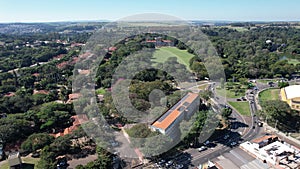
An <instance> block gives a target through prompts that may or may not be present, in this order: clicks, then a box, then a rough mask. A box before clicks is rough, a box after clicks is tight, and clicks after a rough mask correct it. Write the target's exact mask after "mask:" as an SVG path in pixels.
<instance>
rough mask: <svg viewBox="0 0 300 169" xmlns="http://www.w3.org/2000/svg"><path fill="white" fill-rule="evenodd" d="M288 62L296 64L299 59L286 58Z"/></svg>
mask: <svg viewBox="0 0 300 169" xmlns="http://www.w3.org/2000/svg"><path fill="white" fill-rule="evenodd" d="M288 63H290V64H294V65H297V64H298V63H300V61H299V60H298V59H288Z"/></svg>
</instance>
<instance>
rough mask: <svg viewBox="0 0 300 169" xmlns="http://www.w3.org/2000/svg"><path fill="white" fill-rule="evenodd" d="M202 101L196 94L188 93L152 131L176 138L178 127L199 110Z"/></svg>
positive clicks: (164, 115)
mask: <svg viewBox="0 0 300 169" xmlns="http://www.w3.org/2000/svg"><path fill="white" fill-rule="evenodd" d="M199 104H200V99H199V95H198V94H196V93H188V94H187V95H185V96H184V97H183V98H182V99H181V100H180V101H179V102H177V103H176V104H175V105H174V106H173V107H172V108H170V109H169V110H168V111H167V112H165V113H164V114H162V115H161V116H160V117H159V118H158V119H157V120H155V121H154V122H153V123H152V124H151V125H150V129H151V130H152V131H158V132H160V133H162V134H164V135H168V136H170V137H171V138H175V137H176V135H177V131H178V125H179V123H180V122H181V121H182V120H183V119H188V118H189V117H191V116H192V115H193V114H194V113H195V111H197V110H198V109H199Z"/></svg>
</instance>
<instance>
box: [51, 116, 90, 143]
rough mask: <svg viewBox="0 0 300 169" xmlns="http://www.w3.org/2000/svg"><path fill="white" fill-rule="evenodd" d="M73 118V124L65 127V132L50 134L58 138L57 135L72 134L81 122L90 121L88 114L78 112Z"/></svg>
mask: <svg viewBox="0 0 300 169" xmlns="http://www.w3.org/2000/svg"><path fill="white" fill-rule="evenodd" d="M71 118H72V119H73V120H74V121H73V125H72V126H70V127H68V128H65V129H64V132H60V133H56V134H50V135H52V136H54V137H55V138H57V137H60V136H64V135H67V134H71V133H72V132H73V131H75V130H76V129H78V127H79V126H80V125H81V124H83V123H86V122H88V121H89V119H88V117H87V115H86V114H78V115H75V116H72V117H71Z"/></svg>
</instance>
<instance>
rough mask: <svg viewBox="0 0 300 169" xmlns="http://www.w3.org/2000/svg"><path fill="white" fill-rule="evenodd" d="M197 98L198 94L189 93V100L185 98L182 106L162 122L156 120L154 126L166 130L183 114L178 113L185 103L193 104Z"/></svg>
mask: <svg viewBox="0 0 300 169" xmlns="http://www.w3.org/2000/svg"><path fill="white" fill-rule="evenodd" d="M197 98H198V94H196V93H188V96H187V98H185V99H184V100H182V99H181V104H179V105H177V107H176V108H174V110H173V111H172V112H171V113H170V114H169V115H168V116H167V117H165V118H164V119H163V120H162V121H158V120H156V121H155V122H154V123H153V124H152V125H153V126H155V127H157V128H161V129H164V130H166V129H167V128H168V127H169V126H170V125H171V124H172V123H173V122H174V121H175V120H176V119H177V118H178V117H179V115H180V114H181V112H180V111H178V110H177V109H178V108H179V107H181V106H183V104H184V103H185V102H188V103H192V102H193V101H194V100H195V99H197Z"/></svg>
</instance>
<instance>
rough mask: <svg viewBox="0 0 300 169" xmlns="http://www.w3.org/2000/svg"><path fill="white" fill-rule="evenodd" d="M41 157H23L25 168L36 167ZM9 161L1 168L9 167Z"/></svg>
mask: <svg viewBox="0 0 300 169" xmlns="http://www.w3.org/2000/svg"><path fill="white" fill-rule="evenodd" d="M39 160H40V159H39V158H32V157H22V162H23V163H24V165H23V168H24V169H34V168H36V167H35V166H36V165H37V163H38V161H39ZM33 167H34V168H33ZM8 168H9V165H8V161H7V160H6V161H5V163H4V164H3V165H1V166H0V169H8Z"/></svg>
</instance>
